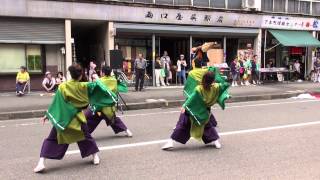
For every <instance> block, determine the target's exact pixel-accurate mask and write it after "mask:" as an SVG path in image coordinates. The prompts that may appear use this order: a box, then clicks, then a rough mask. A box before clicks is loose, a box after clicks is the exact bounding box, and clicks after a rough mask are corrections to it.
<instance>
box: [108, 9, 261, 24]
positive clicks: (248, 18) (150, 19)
mask: <svg viewBox="0 0 320 180" xmlns="http://www.w3.org/2000/svg"><path fill="white" fill-rule="evenodd" d="M112 11H114V12H115V11H116V12H115V13H108V15H107V17H106V19H111V20H115V21H126V22H145V23H157V24H180V25H203V26H226V27H249V28H259V27H260V26H261V18H262V16H261V15H255V14H240V13H229V12H228V13H226V12H213V11H193V10H183V9H181V10H180V9H161V8H145V7H134V8H132V7H124V6H122V7H119V6H118V7H115V9H113V10H112ZM119 12H124V13H119Z"/></svg>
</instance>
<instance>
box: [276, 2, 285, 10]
mask: <svg viewBox="0 0 320 180" xmlns="http://www.w3.org/2000/svg"><path fill="white" fill-rule="evenodd" d="M285 11H286V0H274V12H285Z"/></svg>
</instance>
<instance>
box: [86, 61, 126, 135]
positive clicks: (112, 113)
mask: <svg viewBox="0 0 320 180" xmlns="http://www.w3.org/2000/svg"><path fill="white" fill-rule="evenodd" d="M102 71H103V74H104V76H103V77H102V78H100V81H101V82H102V83H103V84H104V85H105V86H106V87H108V89H110V90H111V91H112V92H113V93H115V94H117V93H118V92H127V91H128V87H127V85H126V84H125V83H124V82H118V81H117V79H116V78H115V77H114V76H111V71H112V69H111V68H110V67H109V66H105V67H103V69H102ZM85 115H86V118H87V120H88V128H89V132H90V133H92V132H93V131H94V130H95V129H96V127H97V126H98V125H99V123H100V122H101V121H102V120H105V121H106V124H107V126H109V125H110V126H111V128H112V130H113V131H114V133H115V134H118V133H120V132H124V133H125V135H126V136H128V137H132V133H131V131H130V130H129V129H128V128H127V126H126V125H125V124H124V123H123V122H122V120H121V119H120V118H119V117H117V116H116V106H115V105H113V106H105V107H102V108H100V110H99V111H97V110H96V111H95V112H94V111H93V110H92V108H88V110H87V111H86V113H85Z"/></svg>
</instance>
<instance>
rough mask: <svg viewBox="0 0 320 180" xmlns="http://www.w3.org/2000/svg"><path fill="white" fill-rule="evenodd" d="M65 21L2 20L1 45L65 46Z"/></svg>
mask: <svg viewBox="0 0 320 180" xmlns="http://www.w3.org/2000/svg"><path fill="white" fill-rule="evenodd" d="M64 42H65V33H64V21H63V20H60V21H59V20H48V19H23V18H0V43H31V44H63V43H64Z"/></svg>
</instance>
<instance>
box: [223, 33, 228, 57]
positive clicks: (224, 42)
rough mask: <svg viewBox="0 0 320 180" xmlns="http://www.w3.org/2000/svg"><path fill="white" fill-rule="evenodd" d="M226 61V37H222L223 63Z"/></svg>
mask: <svg viewBox="0 0 320 180" xmlns="http://www.w3.org/2000/svg"><path fill="white" fill-rule="evenodd" d="M226 61H227V36H223V62H226Z"/></svg>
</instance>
